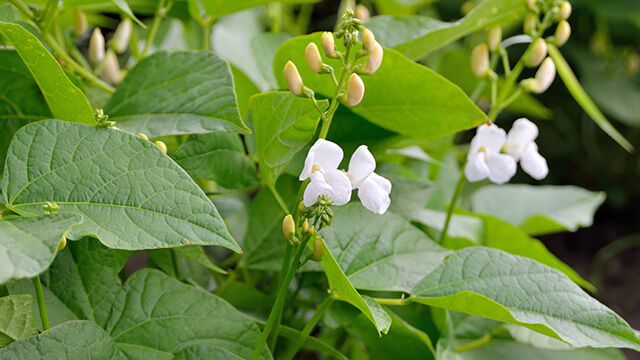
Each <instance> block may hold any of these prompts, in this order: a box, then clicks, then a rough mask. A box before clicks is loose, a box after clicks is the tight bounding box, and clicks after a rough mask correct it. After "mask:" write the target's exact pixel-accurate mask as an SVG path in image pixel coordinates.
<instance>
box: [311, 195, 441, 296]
mask: <svg viewBox="0 0 640 360" xmlns="http://www.w3.org/2000/svg"><path fill="white" fill-rule="evenodd" d="M334 214H335V220H334V221H333V225H332V226H331V227H327V228H325V229H323V230H322V232H321V234H322V237H323V238H324V240H325V243H326V244H327V247H328V248H329V249H331V253H332V254H333V255H334V256H335V258H336V260H337V261H338V264H340V267H341V268H342V269H343V270H344V273H345V274H346V275H347V277H348V278H349V280H350V281H351V283H352V284H353V286H355V287H356V288H358V289H364V290H379V291H404V292H410V291H411V288H413V286H414V285H415V284H416V283H417V282H418V281H419V280H420V279H422V278H423V277H424V276H425V275H426V274H428V273H430V272H431V271H433V270H434V269H435V268H436V267H437V266H438V265H440V263H441V262H442V260H444V258H445V257H446V256H448V255H449V254H450V253H451V251H449V250H447V249H445V248H443V247H441V246H439V245H438V244H436V243H435V242H434V241H433V240H431V239H430V238H429V237H428V236H426V235H425V234H424V233H423V232H422V231H420V230H418V229H417V228H416V227H414V226H413V225H411V224H410V223H409V222H407V221H406V220H405V219H404V218H402V217H400V216H398V215H395V214H391V213H387V214H384V215H377V214H374V213H372V212H371V211H369V210H367V209H365V208H364V207H363V206H362V205H361V204H360V203H359V202H358V203H356V202H352V203H350V204H347V205H345V206H340V207H335V209H334Z"/></svg>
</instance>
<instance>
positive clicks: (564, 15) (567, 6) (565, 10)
mask: <svg viewBox="0 0 640 360" xmlns="http://www.w3.org/2000/svg"><path fill="white" fill-rule="evenodd" d="M572 10H573V9H572V8H571V3H570V2H568V1H563V2H562V4H560V11H559V12H558V13H559V14H560V18H561V19H563V20H567V19H568V18H569V16H571V11H572Z"/></svg>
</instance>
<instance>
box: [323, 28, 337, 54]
mask: <svg viewBox="0 0 640 360" xmlns="http://www.w3.org/2000/svg"><path fill="white" fill-rule="evenodd" d="M322 49H324V53H325V54H327V56H328V57H331V58H332V57H335V56H336V43H335V39H334V38H333V33H330V32H328V31H325V32H324V33H323V34H322Z"/></svg>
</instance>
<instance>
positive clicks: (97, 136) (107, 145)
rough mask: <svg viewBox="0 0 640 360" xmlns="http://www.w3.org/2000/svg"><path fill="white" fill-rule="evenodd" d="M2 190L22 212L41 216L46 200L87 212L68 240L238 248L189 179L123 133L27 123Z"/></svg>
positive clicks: (11, 151)
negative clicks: (87, 237) (88, 237)
mask: <svg viewBox="0 0 640 360" xmlns="http://www.w3.org/2000/svg"><path fill="white" fill-rule="evenodd" d="M52 184H55V187H53V186H52ZM2 185H3V195H4V200H5V203H6V204H7V206H8V207H10V208H11V209H12V210H14V211H16V212H18V213H20V214H23V215H39V214H42V213H43V212H44V210H43V209H42V204H44V203H45V202H46V201H55V202H57V204H58V205H59V206H60V211H59V213H78V214H82V215H83V216H84V222H83V223H82V224H79V225H76V226H74V227H73V228H72V229H71V230H70V231H69V237H70V238H71V239H79V238H81V237H82V236H84V235H87V234H91V235H95V236H97V237H98V238H99V239H100V241H101V242H102V243H103V244H105V245H106V246H108V247H112V248H119V249H129V250H136V249H149V248H156V247H171V246H179V245H186V244H205V245H221V246H225V247H228V248H229V249H232V250H234V251H236V252H239V251H240V248H239V246H238V245H237V244H236V242H235V241H234V240H233V238H232V237H231V235H230V234H229V232H228V230H227V228H226V226H225V224H224V222H223V221H222V218H221V217H220V215H218V212H217V210H216V208H215V206H214V205H213V204H212V203H211V201H210V200H209V199H208V198H207V197H206V196H205V195H204V193H202V190H200V188H199V187H198V186H197V185H196V184H195V183H194V182H193V180H192V179H191V178H190V177H189V175H188V174H187V173H186V172H185V171H184V170H182V169H181V168H180V167H179V166H178V165H176V164H175V163H174V162H173V161H172V160H171V159H170V158H169V157H168V156H166V155H165V154H163V153H162V151H160V149H159V148H158V147H157V146H155V145H154V144H153V143H151V142H149V141H146V140H143V139H141V138H139V137H137V136H135V135H132V134H129V133H127V132H125V131H120V130H116V129H106V128H96V127H93V126H88V125H81V124H73V123H66V122H61V121H56V120H45V121H40V122H37V123H33V124H29V125H27V126H24V127H22V128H21V129H20V130H19V131H18V132H17V133H16V135H15V136H14V139H13V141H12V142H11V147H10V149H9V155H8V159H7V163H6V167H5V175H4V178H3V184H2Z"/></svg>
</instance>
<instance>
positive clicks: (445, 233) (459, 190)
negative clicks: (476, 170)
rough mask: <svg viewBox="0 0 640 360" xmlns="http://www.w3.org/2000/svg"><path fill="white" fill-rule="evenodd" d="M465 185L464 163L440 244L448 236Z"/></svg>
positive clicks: (448, 209)
mask: <svg viewBox="0 0 640 360" xmlns="http://www.w3.org/2000/svg"><path fill="white" fill-rule="evenodd" d="M463 187H464V163H463V164H462V171H461V172H460V179H459V180H458V185H456V190H455V191H454V193H453V198H451V202H450V203H449V207H448V208H447V217H446V218H445V220H444V226H443V227H442V233H441V234H440V244H442V243H443V242H444V240H445V239H446V238H447V231H449V224H450V223H451V217H452V215H453V210H454V209H455V207H456V204H457V203H458V198H459V197H460V194H462V188H463Z"/></svg>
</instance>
